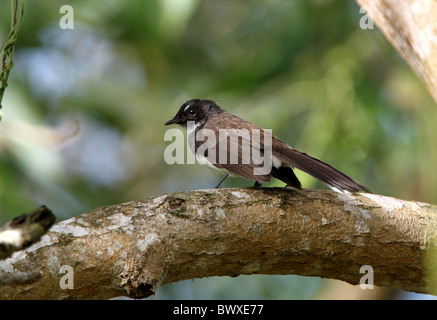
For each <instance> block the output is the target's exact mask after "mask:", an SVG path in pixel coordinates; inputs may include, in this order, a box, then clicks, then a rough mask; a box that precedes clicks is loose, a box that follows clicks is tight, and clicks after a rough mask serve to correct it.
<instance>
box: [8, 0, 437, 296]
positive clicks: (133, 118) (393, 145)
mask: <svg viewBox="0 0 437 320" xmlns="http://www.w3.org/2000/svg"><path fill="white" fill-rule="evenodd" d="M65 4H69V5H71V6H72V7H73V9H74V29H73V30H68V29H67V30H63V29H61V28H60V25H59V22H60V19H61V17H62V16H63V14H60V12H59V10H60V7H61V6H62V5H65ZM361 19H363V14H362V13H360V8H359V7H358V5H357V4H356V3H355V2H354V1H352V0H343V1H339V0H323V1H322V0H293V1H289V0H263V1H261V0H256V1H254V0H251V1H249V0H244V1H231V0H221V1H216V0H203V1H201V0H160V1H152V0H147V1H144V0H130V1H123V0H107V1H80V0H76V1H69V2H66V1H53V0H33V1H26V3H25V17H24V23H23V27H22V30H21V31H20V34H19V38H18V40H19V41H18V43H17V46H16V51H15V59H14V60H15V67H14V68H13V69H12V73H11V76H10V81H9V87H8V88H7V90H6V93H5V97H4V100H3V103H2V104H3V109H2V110H1V111H2V113H3V120H2V121H1V123H0V222H1V223H3V222H5V221H7V220H9V219H11V218H13V217H15V216H17V215H19V214H21V213H23V212H28V211H30V210H31V209H33V208H35V207H36V206H39V205H41V204H45V205H47V206H48V207H49V208H51V209H52V210H53V211H54V212H55V213H56V215H57V217H58V220H63V219H66V218H68V217H71V216H75V215H78V214H80V213H83V212H87V211H89V210H92V209H94V208H96V207H99V206H104V205H111V204H116V203H121V202H126V201H130V200H135V199H142V198H145V197H150V196H154V195H160V194H164V193H171V192H175V191H181V190H186V189H198V188H210V187H213V186H214V185H215V184H216V183H217V182H218V180H219V179H220V178H221V175H220V173H218V172H216V171H214V170H211V169H210V168H208V167H206V166H205V167H204V166H200V165H188V164H187V165H174V166H170V165H167V164H166V163H165V162H164V158H163V154H164V149H165V147H166V146H167V145H168V144H169V142H166V141H164V133H165V130H166V129H168V127H164V126H163V123H164V122H165V121H166V120H168V119H170V118H171V117H172V116H173V115H174V114H175V113H176V111H177V110H178V108H179V107H180V105H181V104H183V103H184V102H185V101H186V100H188V99H191V98H210V99H215V100H216V101H217V102H218V103H219V104H220V105H221V106H222V107H223V108H225V109H226V110H228V111H229V112H231V113H234V114H236V115H239V116H241V117H243V118H245V119H247V120H249V121H252V122H254V123H256V124H258V125H260V126H262V127H264V128H271V129H272V130H273V132H274V133H275V134H276V135H278V136H279V137H281V139H282V140H285V141H287V142H288V143H289V144H291V145H292V146H294V147H295V148H296V149H298V150H301V151H303V152H306V153H309V154H310V155H312V156H315V157H317V158H319V159H322V160H324V161H326V162H328V163H330V164H331V165H333V166H335V167H337V168H338V169H340V170H342V171H344V172H346V173H348V174H349V175H351V176H352V177H354V178H356V179H357V180H359V181H361V182H362V183H363V184H365V185H366V186H368V187H369V188H371V189H372V191H374V192H375V193H379V194H384V195H388V196H394V197H398V198H402V199H407V200H420V201H424V202H430V203H437V194H436V193H435V191H434V190H436V189H437V174H435V167H436V161H435V159H437V148H436V141H437V130H435V124H436V120H437V108H436V105H435V103H434V102H433V101H432V99H431V97H430V95H429V94H428V92H427V91H426V89H425V87H424V86H423V84H422V83H421V82H420V80H419V79H418V77H417V76H416V75H415V74H414V73H413V72H412V71H411V69H410V68H409V66H408V65H406V64H405V63H404V61H403V60H402V59H401V58H400V56H399V55H398V54H397V53H396V51H395V50H394V49H393V48H392V46H391V45H390V44H389V43H388V41H387V40H386V39H385V38H384V36H383V35H382V34H381V33H380V32H379V30H378V29H377V28H376V26H375V28H374V29H361V28H360V20H361ZM9 26H10V1H5V0H3V1H1V2H0V40H1V41H4V39H5V38H6V35H7V33H8V32H9ZM298 176H299V178H300V180H301V181H302V183H303V185H304V187H305V188H325V186H324V185H322V184H320V183H318V182H317V181H316V180H315V179H313V178H311V177H310V176H308V175H305V174H301V173H300V172H299V173H298ZM251 185H252V183H251V182H250V181H248V180H244V179H239V178H234V179H228V180H226V182H225V183H224V187H233V186H251ZM282 185H283V184H282V183H280V182H271V183H270V184H269V186H282ZM333 288H334V289H333ZM351 288H352V286H348V285H346V284H343V283H340V282H339V281H334V280H329V281H328V280H322V279H318V278H307V277H299V276H240V277H237V278H226V277H223V278H210V279H200V280H193V281H183V282H180V283H176V284H171V285H166V286H163V287H162V288H160V289H159V290H158V292H157V294H156V296H155V297H153V299H171V298H188V299H191V298H192V299H214V298H219V299H234V298H239V299H313V298H333V297H338V298H342V297H344V298H348V297H349V298H350V297H351V295H350V293H349V292H350V290H351ZM353 289H356V287H353ZM358 290H359V289H358ZM360 291H364V290H360ZM367 291H370V290H367ZM355 292H356V291H355ZM384 294H385V297H392V298H402V299H403V298H405V299H412V298H413V299H423V298H428V297H429V296H424V295H411V294H406V293H403V292H398V291H392V290H389V291H387V290H386V291H384Z"/></svg>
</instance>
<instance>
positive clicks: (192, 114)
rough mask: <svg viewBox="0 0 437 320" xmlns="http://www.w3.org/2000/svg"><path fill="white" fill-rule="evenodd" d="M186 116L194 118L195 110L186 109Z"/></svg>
mask: <svg viewBox="0 0 437 320" xmlns="http://www.w3.org/2000/svg"><path fill="white" fill-rule="evenodd" d="M188 115H189V116H191V117H194V116H195V115H196V109H194V108H190V109H188Z"/></svg>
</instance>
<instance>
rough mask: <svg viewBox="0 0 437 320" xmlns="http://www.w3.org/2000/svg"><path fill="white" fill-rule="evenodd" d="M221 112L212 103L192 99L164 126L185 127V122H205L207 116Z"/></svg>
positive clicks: (220, 109)
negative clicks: (175, 125)
mask: <svg viewBox="0 0 437 320" xmlns="http://www.w3.org/2000/svg"><path fill="white" fill-rule="evenodd" d="M221 112H223V109H222V108H220V107H219V106H218V105H217V104H216V103H215V102H214V101H212V100H206V99H192V100H189V101H187V102H185V103H184V104H183V105H182V106H181V107H180V109H179V111H178V113H177V114H176V115H175V116H174V118H173V119H171V120H168V121H167V122H166V123H165V125H169V124H175V123H177V124H180V125H182V126H186V125H187V121H194V122H195V123H198V122H200V121H205V120H206V119H208V117H209V116H211V115H213V114H217V113H221Z"/></svg>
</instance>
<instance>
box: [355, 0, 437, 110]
mask: <svg viewBox="0 0 437 320" xmlns="http://www.w3.org/2000/svg"><path fill="white" fill-rule="evenodd" d="M356 1H357V2H358V4H359V5H360V6H362V7H363V8H364V9H365V11H366V12H367V13H368V14H369V16H370V17H371V18H372V20H373V21H374V22H375V23H376V25H377V26H378V27H379V29H380V30H381V31H382V33H384V35H385V36H386V38H387V39H388V40H389V41H390V42H391V43H392V45H393V46H394V47H395V48H396V50H397V51H398V52H399V53H400V54H401V56H402V57H403V58H404V59H405V61H407V63H408V64H409V65H410V66H411V68H412V69H413V70H414V71H415V72H416V74H417V75H418V76H419V77H420V78H421V79H422V81H423V82H424V83H425V85H426V86H427V88H428V91H429V92H430V93H431V95H432V96H433V98H434V100H435V101H436V102H437V59H436V57H437V2H436V1H435V0H402V1H399V0H356Z"/></svg>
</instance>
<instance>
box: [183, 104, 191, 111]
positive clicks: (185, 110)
mask: <svg viewBox="0 0 437 320" xmlns="http://www.w3.org/2000/svg"><path fill="white" fill-rule="evenodd" d="M189 107H191V104H189V105H188V106H186V107H185V109H184V112H185V111H187V109H188V108H189Z"/></svg>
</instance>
